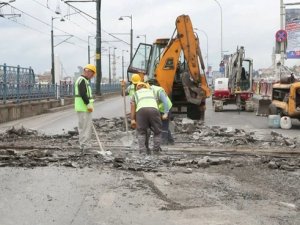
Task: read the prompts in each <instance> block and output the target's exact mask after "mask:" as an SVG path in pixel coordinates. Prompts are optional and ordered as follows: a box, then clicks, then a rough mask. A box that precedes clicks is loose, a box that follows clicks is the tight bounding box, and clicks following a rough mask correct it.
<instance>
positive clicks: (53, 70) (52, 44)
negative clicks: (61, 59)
mask: <svg viewBox="0 0 300 225" xmlns="http://www.w3.org/2000/svg"><path fill="white" fill-rule="evenodd" d="M58 18H60V17H51V75H52V84H55V63H54V36H53V20H55V19H58ZM61 21H64V19H63V18H61Z"/></svg>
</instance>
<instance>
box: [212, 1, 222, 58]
mask: <svg viewBox="0 0 300 225" xmlns="http://www.w3.org/2000/svg"><path fill="white" fill-rule="evenodd" d="M214 1H215V2H216V3H217V4H218V6H219V7H220V13H221V61H222V60H223V12H222V11H223V10H222V6H221V4H220V2H219V1H218V0H214Z"/></svg>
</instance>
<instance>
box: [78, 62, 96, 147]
mask: <svg viewBox="0 0 300 225" xmlns="http://www.w3.org/2000/svg"><path fill="white" fill-rule="evenodd" d="M94 76H96V67H95V65H93V64H87V65H86V66H85V67H84V69H83V74H82V75H81V76H80V77H78V78H77V80H76V82H75V85H74V87H75V98H74V99H75V103H74V106H75V111H76V112H77V116H78V132H79V144H80V149H81V150H82V151H85V150H87V149H89V148H90V147H91V138H92V126H93V124H92V123H93V122H92V112H93V111H94V105H93V103H94V99H93V96H92V88H91V86H90V79H92V78H93V77H94Z"/></svg>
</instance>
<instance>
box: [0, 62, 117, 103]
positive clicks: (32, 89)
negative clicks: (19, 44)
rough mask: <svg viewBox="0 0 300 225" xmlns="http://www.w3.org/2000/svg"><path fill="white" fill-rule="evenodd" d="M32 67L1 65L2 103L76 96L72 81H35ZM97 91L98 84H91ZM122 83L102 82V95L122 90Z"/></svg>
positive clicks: (0, 85)
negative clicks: (47, 82) (43, 82)
mask: <svg viewBox="0 0 300 225" xmlns="http://www.w3.org/2000/svg"><path fill="white" fill-rule="evenodd" d="M34 80H35V79H34V73H33V70H32V69H31V68H21V67H19V66H18V67H13V66H6V65H5V64H4V65H0V104H6V103H8V102H9V103H17V104H18V103H21V102H25V101H36V100H45V99H46V100H50V99H60V98H64V97H72V96H74V84H73V83H71V82H66V83H61V84H60V85H58V84H41V83H34ZM91 86H92V91H93V93H94V94H95V93H96V85H95V84H91ZM120 90H121V85H120V83H112V84H101V85H100V92H101V94H102V95H105V94H108V93H114V92H120Z"/></svg>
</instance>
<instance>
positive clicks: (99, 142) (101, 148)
mask: <svg viewBox="0 0 300 225" xmlns="http://www.w3.org/2000/svg"><path fill="white" fill-rule="evenodd" d="M92 126H93V131H94V133H95V136H96V138H97V141H98V145H99V147H100V150H101V151H102V152H104V149H103V147H102V144H101V141H100V139H99V136H98V133H97V131H96V128H95V126H94V124H93V123H92Z"/></svg>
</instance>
